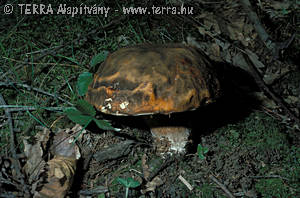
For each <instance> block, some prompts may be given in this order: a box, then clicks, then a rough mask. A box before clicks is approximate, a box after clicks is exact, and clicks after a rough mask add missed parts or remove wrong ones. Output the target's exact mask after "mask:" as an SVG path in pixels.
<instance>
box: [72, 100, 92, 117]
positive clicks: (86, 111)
mask: <svg viewBox="0 0 300 198" xmlns="http://www.w3.org/2000/svg"><path fill="white" fill-rule="evenodd" d="M76 108H77V109H78V110H79V111H80V112H81V113H82V114H83V115H89V116H93V117H94V116H95V115H96V111H95V109H94V107H93V105H91V104H90V103H88V102H87V101H85V100H79V101H78V102H77V104H76Z"/></svg>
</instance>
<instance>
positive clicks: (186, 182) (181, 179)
mask: <svg viewBox="0 0 300 198" xmlns="http://www.w3.org/2000/svg"><path fill="white" fill-rule="evenodd" d="M178 179H180V181H181V182H182V183H184V185H186V187H187V188H188V189H189V190H190V191H192V190H193V186H192V185H191V184H190V183H189V182H188V181H186V179H184V178H183V177H182V176H181V175H179V177H178Z"/></svg>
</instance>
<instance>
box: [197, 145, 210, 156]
mask: <svg viewBox="0 0 300 198" xmlns="http://www.w3.org/2000/svg"><path fill="white" fill-rule="evenodd" d="M207 152H208V148H206V147H203V146H202V145H201V144H198V147H197V153H198V156H199V158H200V159H202V160H204V159H205V154H206V153H207Z"/></svg>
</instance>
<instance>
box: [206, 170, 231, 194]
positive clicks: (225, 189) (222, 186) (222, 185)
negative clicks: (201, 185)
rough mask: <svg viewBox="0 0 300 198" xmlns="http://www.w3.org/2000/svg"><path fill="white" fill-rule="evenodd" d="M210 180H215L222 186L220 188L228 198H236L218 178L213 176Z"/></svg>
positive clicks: (210, 176)
mask: <svg viewBox="0 0 300 198" xmlns="http://www.w3.org/2000/svg"><path fill="white" fill-rule="evenodd" d="M209 178H210V179H211V180H213V182H215V183H216V184H218V186H220V188H221V189H222V190H223V191H224V192H225V193H226V194H227V195H228V197H230V198H235V196H234V195H233V194H232V193H231V192H230V191H229V190H228V189H227V188H226V187H225V186H224V184H222V183H221V182H219V181H218V180H217V178H215V177H214V176H213V175H209Z"/></svg>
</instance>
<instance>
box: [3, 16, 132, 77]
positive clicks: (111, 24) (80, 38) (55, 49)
mask: <svg viewBox="0 0 300 198" xmlns="http://www.w3.org/2000/svg"><path fill="white" fill-rule="evenodd" d="M126 18H127V16H126V15H121V17H119V18H117V19H115V20H112V21H111V22H110V23H108V24H106V25H104V26H102V27H101V26H100V27H99V28H97V29H93V30H91V31H90V32H89V33H87V34H86V35H84V36H82V35H80V36H79V37H78V38H76V39H74V40H72V41H69V42H66V43H64V44H63V45H59V46H56V47H53V48H51V49H48V50H46V51H45V52H44V53H43V54H42V55H40V56H39V57H37V58H35V62H37V61H39V60H41V59H42V58H44V57H45V56H48V55H53V56H55V55H56V54H57V51H58V50H60V49H61V48H63V47H65V46H69V45H71V44H73V43H76V42H78V41H79V40H82V39H84V38H87V37H88V36H90V35H92V34H95V33H97V32H98V31H105V30H109V29H111V28H112V27H113V25H115V24H119V23H120V22H121V21H123V20H124V19H126ZM29 62H30V61H26V62H25V63H22V64H20V65H17V66H16V67H15V68H12V69H10V70H8V71H7V72H5V73H4V74H3V75H2V76H1V77H0V79H2V78H4V77H5V76H7V74H8V73H11V72H12V70H18V69H19V68H21V67H23V66H24V65H30V64H29Z"/></svg>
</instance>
